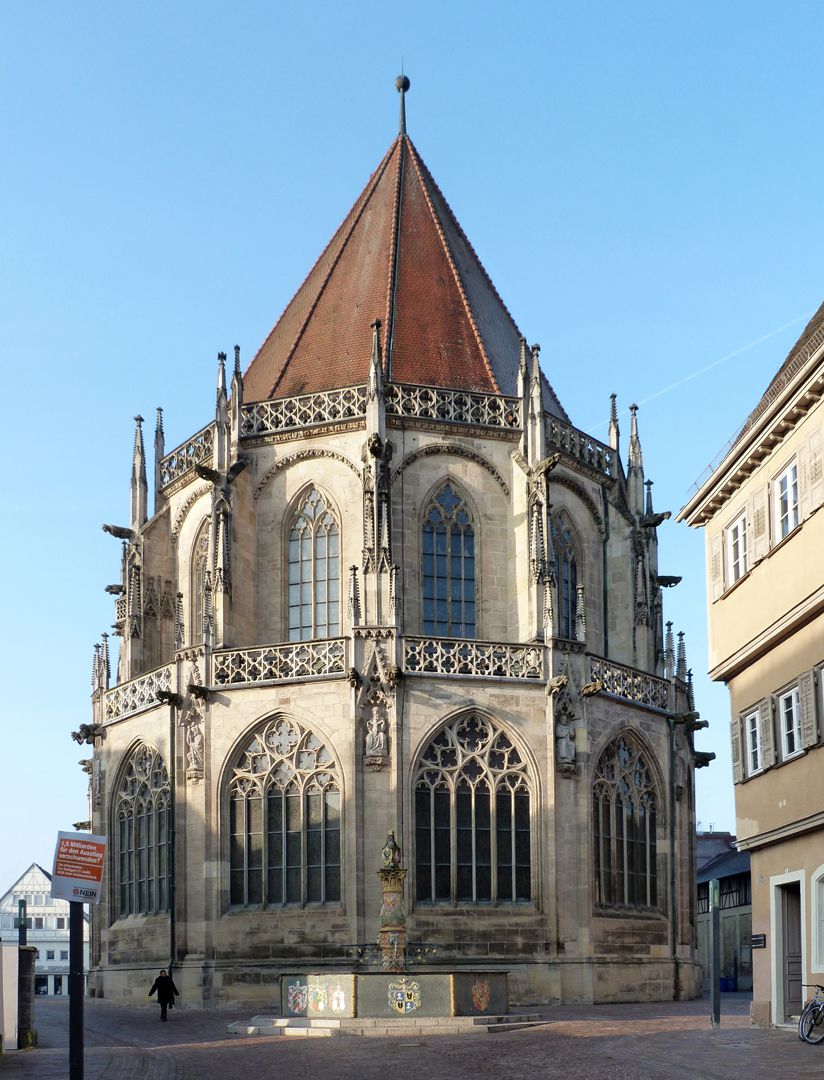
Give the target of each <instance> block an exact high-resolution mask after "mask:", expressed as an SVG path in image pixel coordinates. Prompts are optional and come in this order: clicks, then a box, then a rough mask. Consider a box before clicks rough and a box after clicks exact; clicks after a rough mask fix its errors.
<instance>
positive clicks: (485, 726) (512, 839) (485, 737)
mask: <svg viewBox="0 0 824 1080" xmlns="http://www.w3.org/2000/svg"><path fill="white" fill-rule="evenodd" d="M529 800H530V790H529V782H528V776H527V769H526V765H525V763H524V761H523V760H522V758H521V756H520V754H519V753H518V751H517V750H516V749H515V747H514V745H513V744H512V741H511V740H510V739H509V738H508V737H507V736H506V735H505V734H504V733H503V732H502V731H500V730H498V729H497V728H496V727H495V726H494V725H493V724H492V723H490V721H489V720H487V719H486V718H485V717H483V716H479V715H478V714H477V713H469V714H468V715H467V714H464V715H463V716H461V717H459V718H458V719H457V720H454V721H453V722H452V723H451V724H448V725H447V726H446V727H445V728H443V729H442V730H441V731H440V732H439V733H438V734H437V735H436V736H435V738H434V739H433V740H432V742H431V743H430V744H429V745H428V746H427V748H426V749H425V750H424V752H423V754H422V755H421V758H420V761H419V762H418V769H417V773H416V777H415V874H416V889H415V895H416V898H417V900H418V902H419V903H450V902H453V901H458V902H464V903H474V904H478V903H494V902H501V903H513V902H517V901H528V900H529V899H530V898H531V895H532V884H531V859H530V802H529Z"/></svg>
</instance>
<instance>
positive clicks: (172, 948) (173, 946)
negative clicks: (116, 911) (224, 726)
mask: <svg viewBox="0 0 824 1080" xmlns="http://www.w3.org/2000/svg"><path fill="white" fill-rule="evenodd" d="M175 713H176V708H175V703H174V701H173V700H172V701H170V702H169V770H170V772H169V818H168V828H167V832H168V837H169V977H170V978H171V977H172V968H173V967H174V963H175V954H176V952H177V942H176V940H175V932H176V926H175V785H176V783H177V747H176V746H175V727H176V725H175Z"/></svg>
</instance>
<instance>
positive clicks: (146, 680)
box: [105, 664, 173, 723]
mask: <svg viewBox="0 0 824 1080" xmlns="http://www.w3.org/2000/svg"><path fill="white" fill-rule="evenodd" d="M172 670H173V666H172V665H171V664H164V666H163V667H159V668H155V669H154V671H147V672H146V674H145V675H138V677H137V678H136V679H130V680H129V682H125V683H121V684H120V685H119V686H115V687H112V689H111V690H107V691H106V716H105V721H106V723H110V722H111V721H113V720H122V718H123V717H124V716H132V715H133V714H134V713H139V712H145V711H146V709H153V708H154V707H155V706H156V705H157V704H158V702H159V698H158V696H157V695H158V691H160V690H171V688H172Z"/></svg>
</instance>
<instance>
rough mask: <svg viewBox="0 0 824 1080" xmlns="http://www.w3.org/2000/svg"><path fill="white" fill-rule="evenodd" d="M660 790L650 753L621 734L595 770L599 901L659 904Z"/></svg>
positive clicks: (595, 839) (595, 830) (594, 800)
mask: <svg viewBox="0 0 824 1080" xmlns="http://www.w3.org/2000/svg"><path fill="white" fill-rule="evenodd" d="M656 804H657V799H656V790H655V780H654V778H653V773H652V770H651V768H650V766H649V763H648V761H647V757H646V753H645V752H644V751H642V749H641V748H640V746H639V745H638V744H637V743H636V742H635V740H634V739H633V738H632V737H631V736H629V735H622V736H621V737H620V738H618V739H616V740H615V742H613V743H611V744H610V745H609V746H608V747H607V748H606V750H604V752H603V753H602V754H601V757H600V758H599V760H598V765H597V767H596V769H595V780H594V787H593V821H594V838H593V839H594V849H595V902H596V903H597V904H604V905H629V906H634V907H647V908H654V907H657V906H658V873H657V865H656V864H657V813H656Z"/></svg>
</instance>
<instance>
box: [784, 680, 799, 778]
mask: <svg viewBox="0 0 824 1080" xmlns="http://www.w3.org/2000/svg"><path fill="white" fill-rule="evenodd" d="M778 717H779V725H780V728H781V755H782V757H783V758H784V760H785V761H786V760H787V758H791V757H793V756H794V755H795V754H798V753H800V752H801V750H802V749H803V746H802V744H801V706H800V703H799V699H798V687H797V686H794V687H792V689H791V690H787V691H786V692H785V693H783V694H781V695H780V697H779V698H778Z"/></svg>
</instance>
